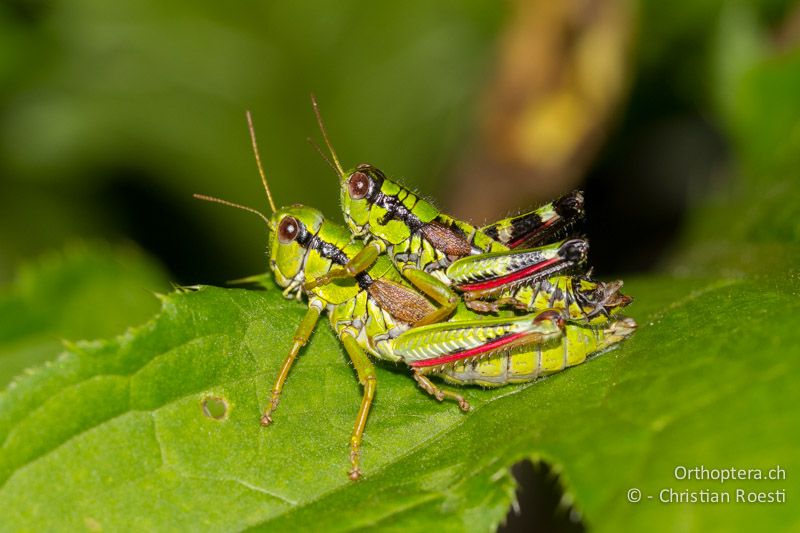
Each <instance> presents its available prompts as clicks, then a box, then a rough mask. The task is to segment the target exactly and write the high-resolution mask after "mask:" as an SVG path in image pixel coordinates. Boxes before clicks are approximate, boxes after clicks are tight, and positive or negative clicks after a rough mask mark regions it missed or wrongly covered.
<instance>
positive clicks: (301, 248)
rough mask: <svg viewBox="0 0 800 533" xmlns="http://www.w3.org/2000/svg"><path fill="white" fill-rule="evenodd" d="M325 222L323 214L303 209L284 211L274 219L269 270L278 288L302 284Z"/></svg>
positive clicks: (271, 223) (312, 209)
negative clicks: (314, 239)
mask: <svg viewBox="0 0 800 533" xmlns="http://www.w3.org/2000/svg"><path fill="white" fill-rule="evenodd" d="M324 221H325V218H324V216H323V215H322V213H320V212H319V211H317V210H316V209H314V208H312V207H306V206H303V205H293V206H290V207H284V208H281V209H278V210H277V211H275V213H274V214H273V215H272V219H271V220H270V229H271V231H272V235H271V236H270V253H269V266H270V268H271V269H272V272H273V273H274V274H275V281H277V283H278V285H280V286H281V287H288V286H289V285H290V284H291V283H292V282H293V281H294V282H301V281H302V279H301V277H302V276H303V275H304V272H303V266H304V263H305V258H306V254H307V253H308V250H309V248H308V245H309V242H310V241H311V239H312V237H314V236H315V235H316V234H317V233H318V232H319V230H320V228H321V227H322V224H323V222H324Z"/></svg>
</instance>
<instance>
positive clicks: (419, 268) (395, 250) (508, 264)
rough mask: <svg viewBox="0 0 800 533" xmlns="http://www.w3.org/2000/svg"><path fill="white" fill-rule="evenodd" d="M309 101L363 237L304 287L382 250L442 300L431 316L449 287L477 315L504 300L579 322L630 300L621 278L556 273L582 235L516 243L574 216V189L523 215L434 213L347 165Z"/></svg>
mask: <svg viewBox="0 0 800 533" xmlns="http://www.w3.org/2000/svg"><path fill="white" fill-rule="evenodd" d="M312 104H313V107H314V112H315V114H316V117H317V122H318V124H319V127H320V130H321V132H322V135H323V139H324V140H325V144H326V145H327V147H328V151H329V153H330V155H331V158H332V160H333V162H330V161H329V164H330V166H331V168H333V169H334V171H335V172H336V173H337V175H338V176H339V179H340V186H341V187H340V197H341V204H342V211H343V212H344V217H345V220H346V222H347V226H348V227H349V228H350V231H351V232H352V233H353V235H355V236H356V237H359V238H363V239H364V240H365V242H366V246H365V247H364V249H363V250H362V251H361V252H360V253H359V254H357V255H356V256H355V257H354V258H352V259H351V260H350V261H348V263H347V264H345V265H343V266H341V267H338V268H335V269H333V270H332V271H331V272H329V273H328V274H327V275H325V276H323V277H321V278H319V279H317V280H315V281H313V282H311V285H312V286H313V285H320V284H324V283H328V282H330V281H331V280H333V279H337V278H343V277H352V276H354V275H356V274H358V273H359V272H362V271H363V270H364V269H366V268H368V267H369V266H370V265H371V264H373V262H374V261H375V260H376V258H377V257H378V256H380V255H381V254H383V253H384V252H385V253H388V255H389V256H390V257H391V258H392V260H393V262H394V264H395V266H396V267H397V269H398V270H399V271H400V272H401V273H402V275H403V276H404V277H405V278H406V279H408V280H409V281H410V282H411V283H412V284H413V285H414V286H415V287H416V288H417V289H419V290H420V291H422V292H423V293H424V294H426V295H427V296H429V297H430V298H431V299H433V300H434V301H435V302H436V303H437V304H439V305H440V309H439V312H438V313H434V314H431V315H430V317H429V319H432V320H433V321H436V320H441V319H443V318H446V317H447V316H449V315H450V314H451V313H452V312H453V310H454V309H455V307H456V305H457V304H458V302H459V301H460V298H459V296H458V295H457V294H456V292H455V291H454V289H456V290H458V291H459V292H460V293H463V298H464V302H465V304H466V305H467V306H468V307H470V308H471V309H474V310H476V311H480V312H497V311H498V310H499V308H500V307H501V306H509V305H510V306H513V307H516V308H519V309H526V310H533V309H542V308H546V307H554V308H558V309H561V310H562V311H563V312H564V314H565V316H567V317H569V318H573V319H582V320H585V321H591V320H593V319H595V318H597V319H598V320H604V319H605V318H606V317H607V316H608V315H609V313H610V312H612V311H613V310H615V309H618V308H620V307H624V306H625V305H627V304H628V303H630V301H631V300H630V298H629V297H627V296H624V295H622V294H621V293H620V292H619V289H620V288H621V286H622V283H621V282H613V283H610V284H604V283H599V282H595V281H593V280H591V279H589V278H588V277H578V278H571V277H566V276H561V275H559V274H561V273H564V272H567V271H569V270H574V269H576V268H578V267H580V265H582V264H583V263H584V262H585V260H586V255H587V252H588V243H587V242H586V241H585V240H582V239H570V240H566V241H562V242H557V243H554V244H548V245H545V246H539V247H537V248H531V249H522V248H521V247H523V246H532V245H541V244H542V243H546V242H549V241H550V240H552V239H553V238H555V237H556V236H557V235H559V234H561V233H563V232H565V231H566V230H567V229H568V228H569V227H570V226H571V225H573V224H574V223H575V222H576V221H577V220H579V219H580V218H582V216H583V195H582V193H581V192H580V191H575V192H572V193H569V194H567V195H565V196H562V197H561V198H559V199H558V200H556V201H554V202H552V203H550V204H547V205H545V206H543V207H541V208H539V209H536V210H534V211H531V212H529V213H525V214H522V215H519V216H516V217H511V218H508V219H505V220H501V221H499V222H495V223H494V224H490V225H488V226H484V227H482V228H476V227H474V226H472V225H471V224H468V223H466V222H463V221H460V220H456V219H454V218H452V217H449V216H447V215H445V214H443V213H441V212H439V211H438V209H436V207H435V206H433V205H432V204H431V203H429V202H427V201H425V200H424V199H422V198H420V197H419V196H418V195H416V194H415V193H413V192H412V191H410V190H409V189H407V188H405V187H403V186H401V185H399V184H397V183H396V182H394V181H392V180H390V179H388V178H387V177H386V176H385V175H384V174H383V172H381V171H380V170H379V169H377V168H375V167H374V166H372V165H367V164H362V165H358V166H357V167H356V168H355V169H354V170H352V171H350V172H346V171H345V170H344V168H343V167H342V165H341V163H340V162H339V158H338V156H337V155H336V152H335V150H334V149H333V146H332V144H331V142H330V139H329V137H328V134H327V131H326V129H325V125H324V123H323V121H322V117H321V114H320V112H319V107H318V105H317V102H316V99H314V98H313V97H312ZM320 154H321V155H322V153H321V152H320ZM323 157H325V156H324V155H323ZM326 160H327V158H326ZM309 288H312V287H311V286H310V287H309ZM545 302H546V304H545Z"/></svg>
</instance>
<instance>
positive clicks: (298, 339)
mask: <svg viewBox="0 0 800 533" xmlns="http://www.w3.org/2000/svg"><path fill="white" fill-rule="evenodd" d="M248 122H249V124H250V129H251V135H252V142H253V147H254V149H255V150H256V160H257V163H258V168H259V172H260V174H261V179H262V183H263V185H264V188H265V190H266V192H267V198H268V200H269V204H270V207H271V209H272V216H271V218H267V217H266V216H265V215H264V214H263V213H261V212H259V211H258V210H255V209H252V208H249V207H246V206H242V205H239V204H234V203H232V202H228V201H225V200H220V199H218V198H213V197H208V196H203V195H195V197H197V198H199V199H203V200H208V201H212V202H217V203H221V204H225V205H229V206H233V207H237V208H240V209H244V210H246V211H250V212H253V213H255V214H257V215H258V216H260V217H261V218H262V219H263V220H264V222H265V223H266V225H267V227H268V228H269V231H270V233H271V238H270V259H269V264H270V269H271V270H272V272H273V275H274V278H275V281H276V282H277V283H278V285H280V286H281V287H283V288H284V296H286V297H287V298H294V297H300V296H302V295H305V296H306V298H307V300H308V310H307V312H306V315H305V317H304V318H303V320H302V321H301V323H300V325H299V326H298V328H297V330H296V332H295V334H294V337H293V342H292V346H291V348H290V349H289V354H288V355H287V357H286V359H285V360H284V362H283V364H282V365H281V369H280V371H279V373H278V377H277V379H276V381H275V385H274V387H273V389H272V395H271V398H270V402H269V405H268V407H267V409H266V410H265V412H264V414H263V416H262V418H261V423H262V425H265V426H266V425H269V424H271V423H272V421H273V419H272V416H273V413H274V411H275V409H276V408H277V407H278V404H279V401H280V395H281V392H282V390H283V387H284V383H285V381H286V378H287V376H288V374H289V370H290V369H291V367H292V365H293V363H294V361H295V359H296V358H297V355H298V353H299V351H300V349H301V348H302V347H303V346H304V345H305V344H306V343H307V342H308V339H309V337H310V336H311V333H312V332H313V330H314V328H315V327H316V325H317V322H318V320H319V318H320V316H321V314H322V312H323V311H325V312H327V314H328V318H329V321H330V324H331V327H332V329H333V331H334V332H335V334H336V335H337V336H338V337H339V339H340V341H341V342H342V345H343V346H344V348H345V351H346V352H347V354H348V356H349V357H350V359H351V361H352V362H353V366H354V367H355V370H356V373H357V375H358V379H359V382H360V383H361V384H362V386H363V388H364V391H363V396H362V401H361V407H360V408H359V411H358V414H357V416H356V422H355V425H354V428H353V432H352V434H351V438H350V465H351V466H350V470H349V476H350V478H351V479H353V480H356V479H358V478H359V477H360V476H361V469H360V456H361V442H362V438H363V434H364V428H365V425H366V421H367V417H368V414H369V410H370V407H371V404H372V400H373V398H374V396H375V391H376V388H377V375H376V372H375V368H374V366H373V364H372V362H371V361H370V358H369V356H372V357H375V358H377V359H382V360H387V361H393V362H403V363H405V364H407V365H408V366H409V367H410V369H411V373H412V376H413V378H414V379H415V380H416V382H417V383H418V385H419V386H420V387H421V388H422V389H423V390H424V391H425V392H427V393H428V394H430V395H432V396H433V397H434V398H436V399H437V400H439V401H443V400H445V399H449V400H454V401H456V402H457V403H458V405H459V407H460V408H461V409H462V410H463V411H468V410H469V404H468V402H467V401H466V400H465V399H464V398H463V397H462V396H461V395H459V394H456V393H454V392H452V391H447V390H443V389H440V388H439V387H437V386H436V385H435V384H434V383H433V382H431V381H430V379H429V378H428V376H429V375H432V374H438V375H441V376H442V377H443V378H444V379H446V380H448V381H451V382H454V383H458V384H479V385H484V386H500V385H504V384H506V383H516V382H522V381H531V380H533V379H536V378H537V377H540V376H543V375H547V374H550V373H553V372H558V371H560V370H563V369H564V368H566V367H567V366H573V365H575V364H579V363H581V362H583V361H584V360H585V359H586V357H587V356H588V355H590V354H592V353H596V352H599V351H602V350H605V349H607V348H609V347H611V346H613V345H614V344H616V343H618V342H620V341H621V340H623V339H624V338H626V337H627V336H629V335H630V334H631V333H632V332H633V329H634V328H635V323H634V322H633V321H632V320H630V319H620V320H617V321H613V322H608V323H606V324H605V325H604V326H602V327H595V326H589V325H585V324H583V325H581V324H574V323H571V322H569V321H565V320H564V318H563V316H562V315H561V313H559V312H557V311H553V310H545V311H543V312H540V313H538V314H528V315H522V316H510V317H499V318H489V317H485V316H480V315H476V314H474V313H473V312H471V311H469V310H467V309H463V313H460V314H459V316H458V320H455V319H453V320H450V321H448V322H443V323H437V324H430V325H426V326H422V327H412V325H413V324H417V323H419V322H420V321H421V320H422V319H423V318H425V317H426V316H428V315H430V313H432V312H434V311H435V307H434V306H433V305H432V304H431V303H430V301H429V300H428V299H427V298H426V297H425V296H423V295H422V294H420V293H419V292H418V291H417V290H416V289H415V288H414V287H413V286H412V285H411V284H410V283H409V282H408V281H406V280H405V279H404V278H403V277H402V276H401V275H400V273H399V272H398V271H397V270H396V269H395V267H394V265H393V264H392V262H391V260H390V259H389V258H388V257H386V256H380V257H377V258H376V259H375V261H373V263H372V265H371V266H369V267H368V268H366V269H363V270H362V271H361V272H359V273H357V274H356V275H355V276H354V277H353V278H349V279H342V280H335V281H334V282H331V283H326V284H324V285H316V286H313V287H311V288H309V285H310V284H309V283H308V282H309V281H310V280H316V279H318V278H321V277H323V276H325V275H326V274H328V273H329V272H330V271H331V270H332V269H333V268H335V266H343V265H345V264H347V263H348V262H349V261H351V260H352V258H353V257H356V256H357V255H358V254H359V253H361V252H362V250H363V248H364V245H363V244H362V243H361V242H359V241H357V240H354V239H353V237H352V235H351V233H350V232H349V231H348V229H347V228H345V227H342V226H339V225H336V224H333V223H331V222H329V221H326V220H325V218H324V217H323V215H322V214H321V213H320V212H319V211H317V210H315V209H313V208H310V207H305V206H300V205H295V206H291V207H285V208H281V209H276V208H275V204H274V202H273V200H272V196H271V193H270V191H269V186H268V184H267V180H266V177H265V174H264V172H263V169H262V166H261V162H260V158H259V156H258V151H257V148H256V141H255V135H254V133H253V129H252V122H251V121H250V116H249V114H248Z"/></svg>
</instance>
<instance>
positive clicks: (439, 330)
mask: <svg viewBox="0 0 800 533" xmlns="http://www.w3.org/2000/svg"><path fill="white" fill-rule="evenodd" d="M564 327H565V324H564V320H563V318H562V317H561V315H560V314H559V313H558V312H557V311H553V310H547V311H543V312H542V313H539V314H538V315H525V316H518V317H510V318H492V319H477V320H464V321H457V320H454V321H452V322H444V323H440V324H432V325H430V326H422V327H419V328H412V329H410V330H408V331H406V332H405V333H403V334H401V335H400V336H399V337H397V338H395V339H394V340H393V341H392V351H393V352H394V354H395V355H399V356H400V357H402V358H403V361H404V362H405V363H406V364H407V365H409V366H411V367H412V368H429V367H441V366H442V365H446V364H448V363H454V362H457V361H462V360H466V359H480V358H484V357H490V356H492V355H496V354H498V353H502V352H505V351H508V350H510V349H512V348H516V347H520V346H528V345H532V344H544V343H547V342H550V341H555V340H556V339H559V338H561V336H562V335H563V332H564Z"/></svg>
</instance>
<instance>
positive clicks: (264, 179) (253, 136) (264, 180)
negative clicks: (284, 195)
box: [237, 111, 277, 217]
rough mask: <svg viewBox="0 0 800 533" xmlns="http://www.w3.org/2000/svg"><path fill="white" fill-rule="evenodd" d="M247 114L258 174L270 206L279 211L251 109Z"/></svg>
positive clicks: (273, 210)
mask: <svg viewBox="0 0 800 533" xmlns="http://www.w3.org/2000/svg"><path fill="white" fill-rule="evenodd" d="M245 115H246V116H247V129H248V130H250V142H251V143H252V145H253V153H254V154H255V156H256V165H258V174H259V176H261V183H263V184H264V190H265V191H266V192H267V200H269V207H270V208H271V209H272V212H273V213H274V212H275V211H277V209H275V202H273V201H272V193H271V192H270V191H269V185H267V175H266V174H265V173H264V167H263V166H261V156H260V155H259V154H258V143H257V142H256V129H255V128H254V127H253V117H252V116H250V111H246V112H245ZM237 207H242V206H237ZM262 217H263V215H262Z"/></svg>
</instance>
